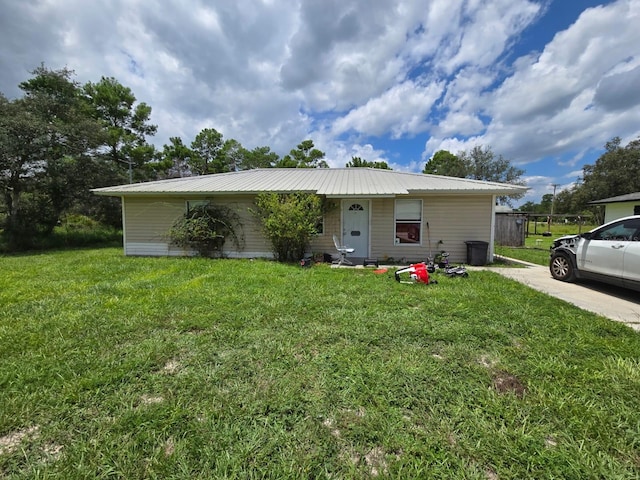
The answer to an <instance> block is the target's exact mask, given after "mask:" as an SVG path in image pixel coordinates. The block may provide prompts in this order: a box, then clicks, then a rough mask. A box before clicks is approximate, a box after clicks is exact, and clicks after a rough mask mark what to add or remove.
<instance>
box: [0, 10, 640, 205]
mask: <svg viewBox="0 0 640 480" xmlns="http://www.w3.org/2000/svg"><path fill="white" fill-rule="evenodd" d="M638 25H640V0H616V1H595V0H424V1H415V0H304V1H302V0H298V1H296V0H235V1H216V2H213V1H210V2H207V1H204V0H163V1H160V0H156V1H153V0H94V1H92V2H86V1H84V0H47V1H46V2H44V1H41V0H4V1H3V2H2V6H1V7H0V45H2V46H1V47H0V92H3V93H4V94H5V95H6V96H8V97H10V98H11V97H15V96H18V95H19V94H20V92H19V90H18V88H17V85H18V83H19V82H20V81H22V80H24V79H26V78H28V77H29V76H30V74H29V71H31V70H33V68H35V67H36V66H38V65H40V63H41V62H44V63H45V65H46V66H48V67H50V68H61V67H63V66H67V67H68V68H71V69H73V70H75V72H76V79H77V80H78V81H79V82H86V81H94V82H95V81H98V80H99V79H100V77H102V76H106V77H110V76H113V77H115V78H116V79H118V80H119V81H120V82H121V83H122V84H124V85H126V86H128V87H130V88H131V89H132V90H133V92H134V93H135V95H136V97H137V98H138V100H139V101H144V102H146V103H148V104H149V105H150V106H151V107H152V108H153V113H152V121H153V122H154V123H156V124H157V125H158V134H157V135H156V136H155V137H154V138H153V139H151V141H152V142H153V143H155V144H156V145H157V146H158V147H159V148H161V147H162V145H163V144H164V143H168V139H169V137H172V136H180V137H182V139H183V140H184V141H185V143H190V142H191V141H192V140H193V138H194V137H195V135H196V134H197V133H198V132H199V131H200V130H201V129H202V128H216V129H217V130H219V131H220V132H222V133H223V135H224V137H225V138H235V139H237V140H238V141H240V142H241V143H242V144H243V145H244V146H245V147H247V148H253V147H256V146H262V145H268V146H270V147H272V149H274V150H275V151H276V152H278V153H280V154H285V153H287V152H288V151H289V150H290V149H291V148H293V147H295V145H296V144H298V143H299V142H300V141H302V140H304V139H307V138H311V139H313V140H314V142H315V144H316V146H317V147H318V148H320V149H322V150H323V151H324V152H325V153H326V159H327V161H328V163H329V164H330V165H331V166H332V167H341V166H344V165H345V163H346V162H348V161H349V160H350V159H351V157H352V156H359V157H362V158H365V159H367V160H372V161H380V160H384V161H386V162H388V163H389V164H390V165H391V166H392V167H393V168H394V169H396V170H403V171H413V172H419V171H421V170H422V168H423V167H424V164H425V162H426V161H427V160H428V159H429V158H430V157H431V156H432V155H433V153H435V152H436V151H437V150H440V149H445V150H449V151H451V152H453V153H456V152H458V151H460V150H468V149H470V148H472V147H474V146H476V145H482V146H485V147H491V148H492V150H493V151H494V153H496V154H500V155H503V156H504V157H505V158H507V159H509V160H511V161H512V162H513V163H514V164H515V165H517V166H519V167H520V168H523V169H524V170H525V172H526V173H525V176H524V179H525V181H526V182H527V183H528V185H529V186H530V187H531V190H530V192H529V194H528V195H527V197H525V198H524V199H523V201H526V200H533V201H539V200H540V198H541V196H542V195H543V194H544V193H550V192H552V191H553V189H552V187H551V185H552V184H558V185H560V188H567V187H569V186H571V185H572V183H573V182H575V181H576V179H577V178H578V177H579V176H580V174H581V171H582V166H583V165H584V164H585V163H593V162H594V161H595V160H596V159H597V158H598V156H599V155H600V154H601V153H602V148H603V145H604V144H605V142H606V141H608V140H610V139H611V138H612V137H614V136H620V137H621V138H622V139H623V143H625V144H626V143H627V142H628V141H630V140H632V139H634V138H636V137H638V135H639V134H640V108H638V106H639V105H640V88H639V86H640V28H638Z"/></svg>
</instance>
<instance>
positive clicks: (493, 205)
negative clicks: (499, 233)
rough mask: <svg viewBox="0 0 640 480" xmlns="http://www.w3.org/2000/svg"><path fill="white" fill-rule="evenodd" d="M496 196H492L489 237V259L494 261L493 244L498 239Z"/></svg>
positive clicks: (490, 261) (491, 261)
mask: <svg viewBox="0 0 640 480" xmlns="http://www.w3.org/2000/svg"><path fill="white" fill-rule="evenodd" d="M496 200H497V198H496V196H495V195H494V196H493V197H492V198H491V231H490V232H491V233H490V237H489V258H488V259H487V261H488V262H489V263H493V244H494V243H495V241H496Z"/></svg>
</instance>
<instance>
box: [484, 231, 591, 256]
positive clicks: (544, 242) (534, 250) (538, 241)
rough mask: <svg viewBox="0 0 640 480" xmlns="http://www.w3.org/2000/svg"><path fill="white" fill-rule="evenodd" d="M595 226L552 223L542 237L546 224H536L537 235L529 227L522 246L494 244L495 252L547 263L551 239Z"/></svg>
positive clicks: (575, 233)
mask: <svg viewBox="0 0 640 480" xmlns="http://www.w3.org/2000/svg"><path fill="white" fill-rule="evenodd" d="M593 228H595V226H594V225H582V226H578V225H574V224H566V225H565V224H563V223H559V224H553V225H551V236H550V237H544V236H542V232H545V231H546V230H547V224H546V223H545V224H538V232H540V233H539V234H538V235H534V234H533V231H534V229H533V225H531V226H530V227H529V236H527V237H526V238H525V244H524V247H505V246H502V245H496V246H495V253H496V254H498V255H502V256H505V257H510V258H515V259H518V260H524V261H525V262H530V263H535V264H537V265H548V264H549V248H550V247H551V244H552V243H553V241H554V240H555V239H556V238H558V237H562V236H564V235H577V234H578V233H581V232H588V231H589V230H591V229H593Z"/></svg>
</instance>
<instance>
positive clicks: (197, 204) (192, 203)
mask: <svg viewBox="0 0 640 480" xmlns="http://www.w3.org/2000/svg"><path fill="white" fill-rule="evenodd" d="M206 205H209V200H187V214H189V213H191V211H192V210H193V209H194V208H196V207H201V206H206Z"/></svg>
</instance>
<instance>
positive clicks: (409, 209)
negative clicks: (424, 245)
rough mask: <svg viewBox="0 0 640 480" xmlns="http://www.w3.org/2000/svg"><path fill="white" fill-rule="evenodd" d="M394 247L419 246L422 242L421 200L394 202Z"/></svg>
mask: <svg viewBox="0 0 640 480" xmlns="http://www.w3.org/2000/svg"><path fill="white" fill-rule="evenodd" d="M395 229H396V231H395V243H396V245H404V244H420V242H421V241H422V200H408V199H407V200H396V210H395Z"/></svg>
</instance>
